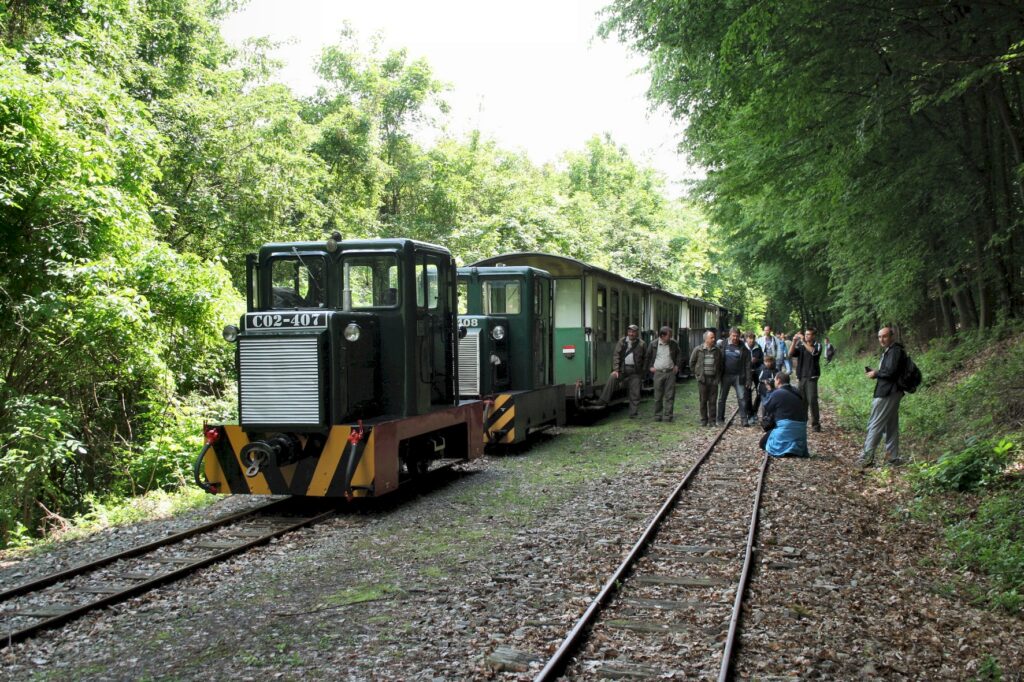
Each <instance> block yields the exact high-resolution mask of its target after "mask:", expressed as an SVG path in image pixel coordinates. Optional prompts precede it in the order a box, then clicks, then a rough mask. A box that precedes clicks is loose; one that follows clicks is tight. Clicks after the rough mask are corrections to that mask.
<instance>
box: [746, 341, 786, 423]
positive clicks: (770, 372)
mask: <svg viewBox="0 0 1024 682" xmlns="http://www.w3.org/2000/svg"><path fill="white" fill-rule="evenodd" d="M778 373H779V370H777V369H775V358H774V357H772V356H771V355H766V356H764V367H762V368H761V371H759V372H758V373H757V400H755V401H754V407H753V408H751V410H750V411H751V413H752V414H757V408H758V407H760V406H761V403H762V402H763V401H764V399H765V397H767V395H768V394H769V393H771V392H772V391H773V390H774V389H775V375H776V374H778Z"/></svg>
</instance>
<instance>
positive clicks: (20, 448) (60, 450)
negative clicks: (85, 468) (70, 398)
mask: <svg viewBox="0 0 1024 682" xmlns="http://www.w3.org/2000/svg"><path fill="white" fill-rule="evenodd" d="M0 397H2V400H3V405H4V413H3V418H2V419H0V452H2V456H0V537H5V536H7V535H8V534H12V535H13V536H14V537H15V538H18V537H24V536H25V534H26V530H25V529H26V528H32V529H33V530H34V529H35V527H36V525H37V520H38V519H39V518H41V517H42V515H43V514H44V513H45V512H46V511H47V510H54V509H61V508H63V507H64V506H65V505H66V504H68V503H69V502H70V501H72V500H73V499H74V497H75V496H76V494H79V495H80V494H82V493H83V492H84V481H83V472H82V468H81V466H80V463H79V457H80V455H81V454H82V452H83V446H82V444H81V443H80V442H79V441H78V440H77V439H76V438H75V437H74V436H73V435H72V433H73V432H74V430H75V427H74V417H75V415H74V414H73V413H72V411H71V410H69V409H68V407H67V405H66V404H64V403H63V402H62V401H61V400H60V399H58V398H52V397H48V396H40V395H22V396H12V395H10V393H9V392H8V391H7V390H6V387H5V386H3V385H0Z"/></svg>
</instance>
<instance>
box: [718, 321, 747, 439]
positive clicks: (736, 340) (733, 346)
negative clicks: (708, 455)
mask: <svg viewBox="0 0 1024 682" xmlns="http://www.w3.org/2000/svg"><path fill="white" fill-rule="evenodd" d="M722 351H723V357H722V359H723V364H724V366H725V367H724V370H723V372H722V388H721V390H720V391H719V393H718V423H719V425H723V424H725V401H726V399H727V398H728V397H729V389H730V388H731V389H734V390H735V391H736V402H737V403H738V404H739V408H740V424H742V425H743V426H750V424H749V422H748V421H747V405H746V396H745V393H746V388H747V383H748V382H749V381H750V351H749V350H747V346H746V344H744V343H743V342H742V341H740V330H739V329H737V328H736V327H733V328H732V329H730V330H729V342H728V343H726V344H725V347H724V348H723V349H722Z"/></svg>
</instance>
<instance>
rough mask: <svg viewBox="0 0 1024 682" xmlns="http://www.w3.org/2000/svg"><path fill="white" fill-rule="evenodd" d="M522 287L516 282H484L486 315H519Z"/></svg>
mask: <svg viewBox="0 0 1024 682" xmlns="http://www.w3.org/2000/svg"><path fill="white" fill-rule="evenodd" d="M520 292H521V287H520V286H519V282H516V281H488V282H484V314H485V315H518V314H519V311H520V310H521V309H522V303H521V301H520Z"/></svg>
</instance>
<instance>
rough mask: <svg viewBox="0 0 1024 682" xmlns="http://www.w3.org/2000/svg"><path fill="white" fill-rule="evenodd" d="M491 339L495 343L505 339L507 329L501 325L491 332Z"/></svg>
mask: <svg viewBox="0 0 1024 682" xmlns="http://www.w3.org/2000/svg"><path fill="white" fill-rule="evenodd" d="M491 338H492V339H494V340H495V341H501V340H502V339H503V338H505V328H504V327H502V326H501V325H500V324H499V325H498V326H497V327H495V328H494V329H492V330H491Z"/></svg>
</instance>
